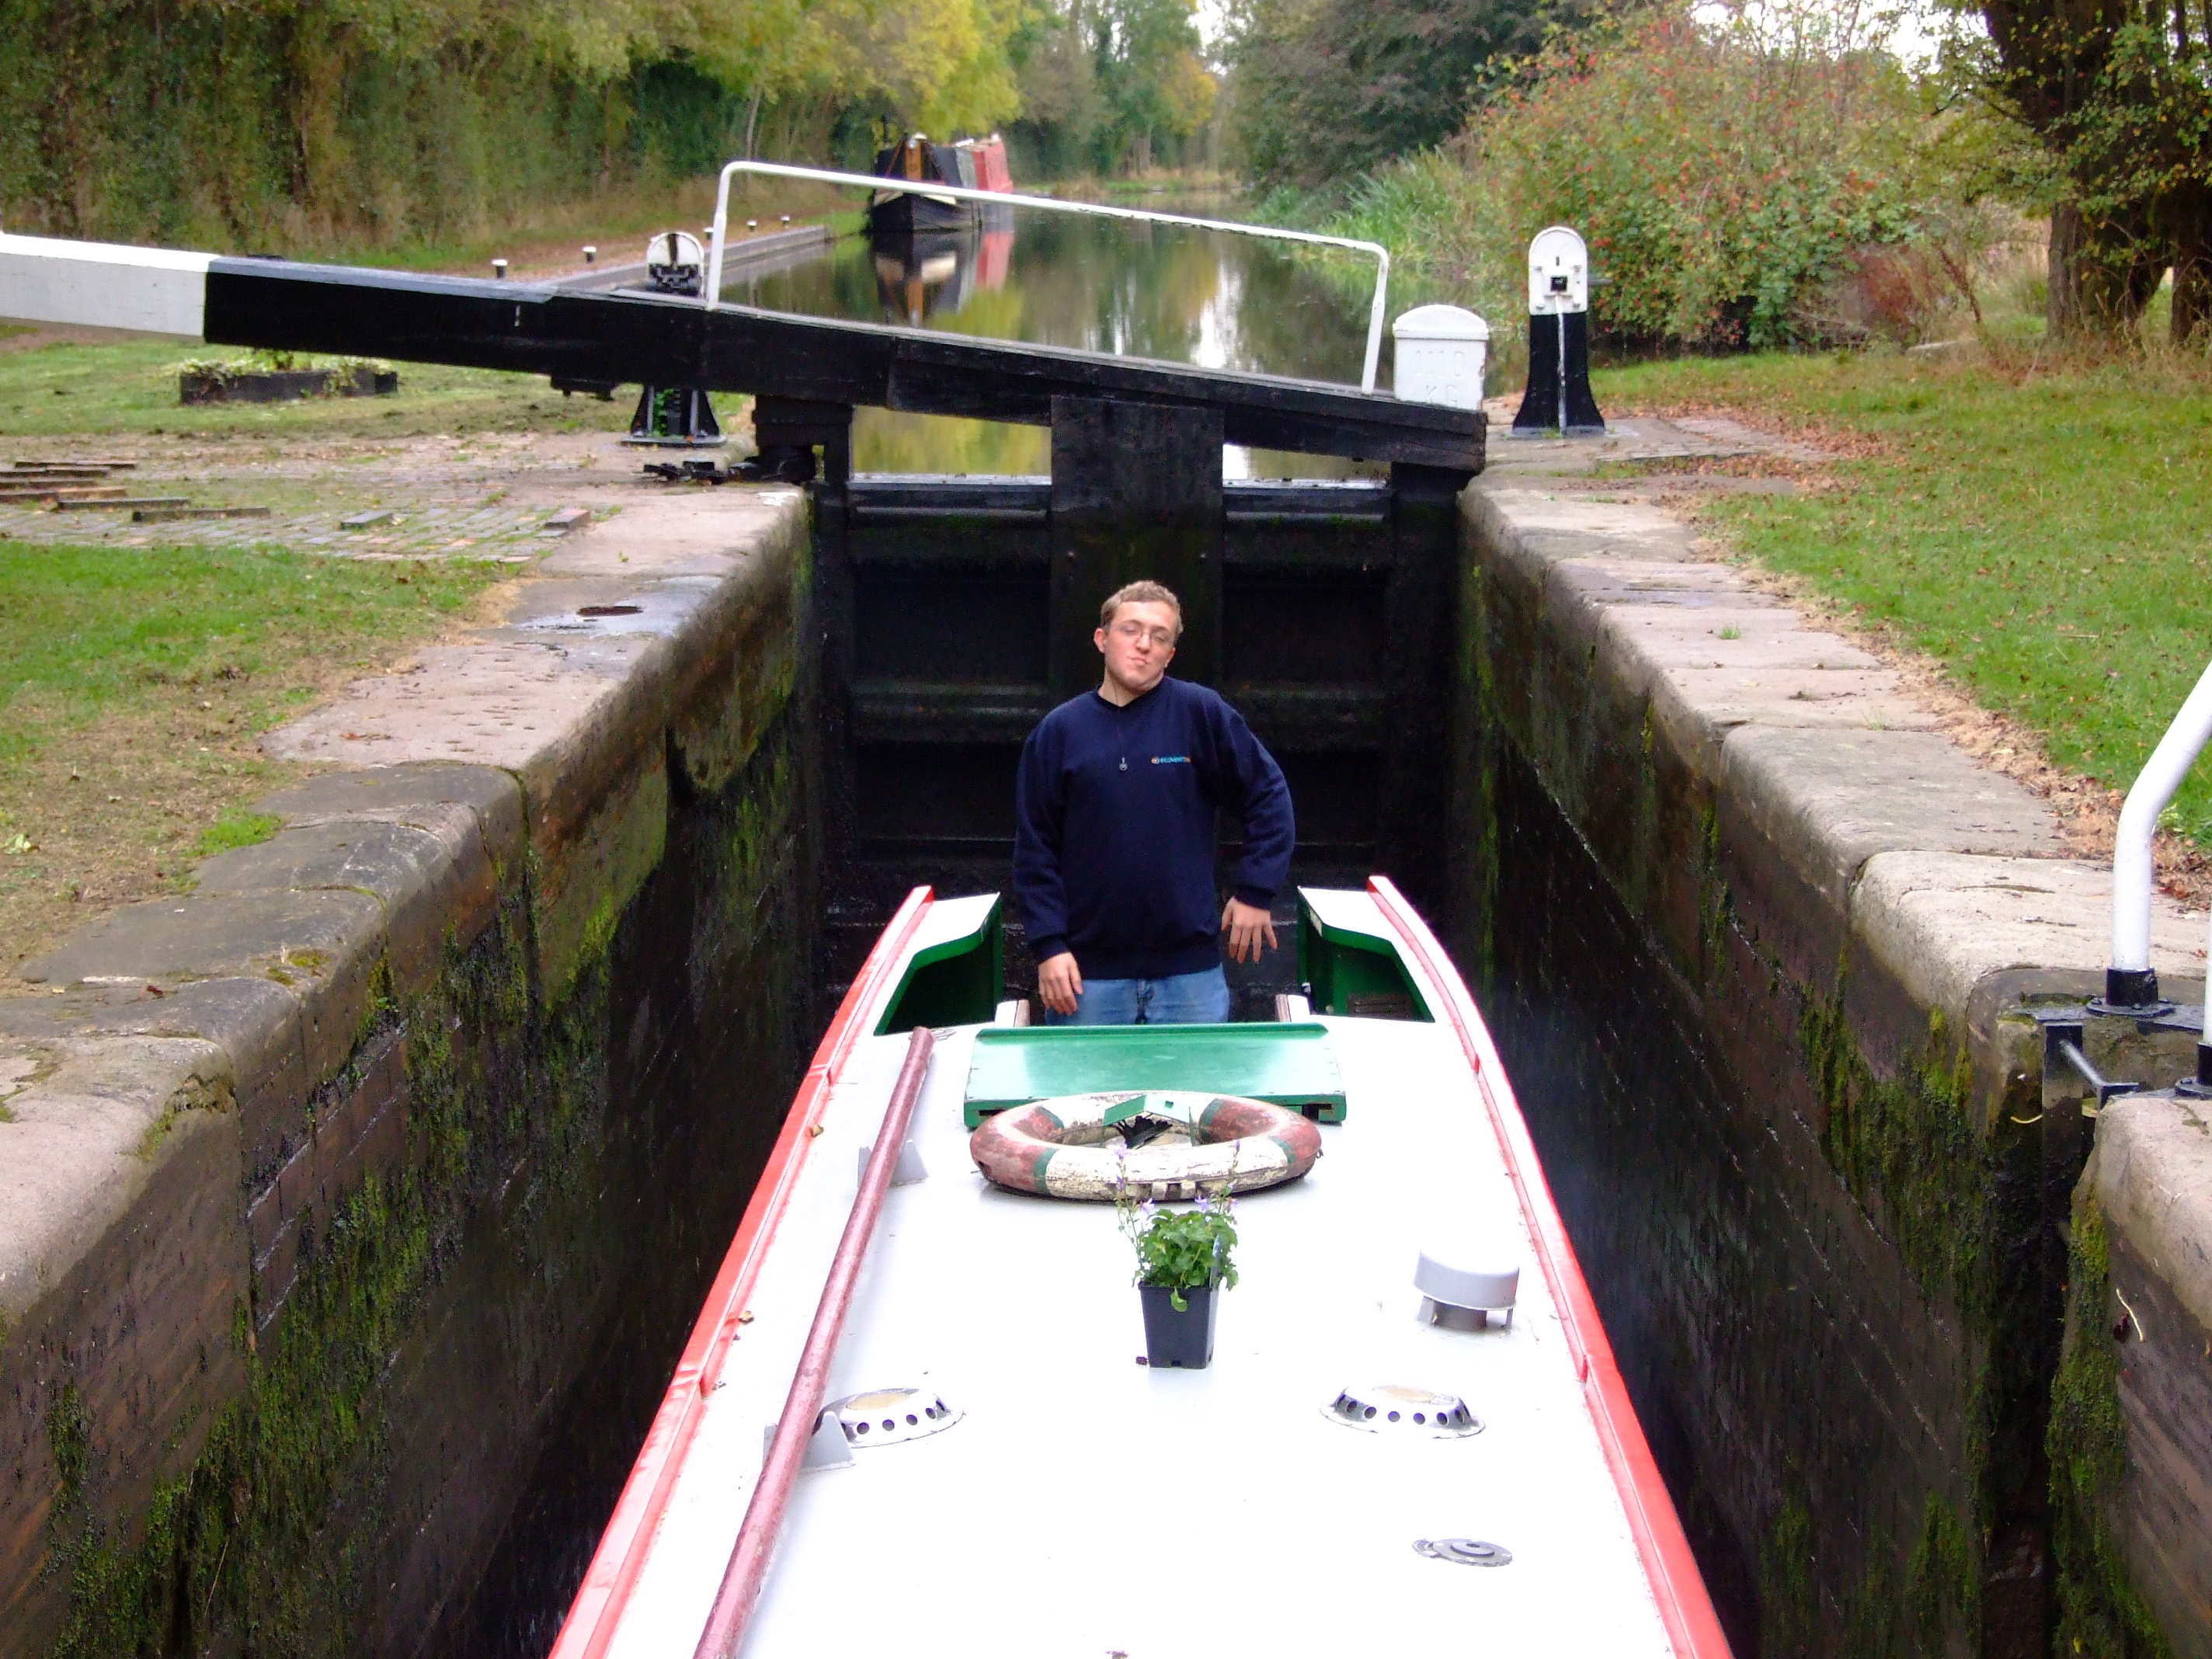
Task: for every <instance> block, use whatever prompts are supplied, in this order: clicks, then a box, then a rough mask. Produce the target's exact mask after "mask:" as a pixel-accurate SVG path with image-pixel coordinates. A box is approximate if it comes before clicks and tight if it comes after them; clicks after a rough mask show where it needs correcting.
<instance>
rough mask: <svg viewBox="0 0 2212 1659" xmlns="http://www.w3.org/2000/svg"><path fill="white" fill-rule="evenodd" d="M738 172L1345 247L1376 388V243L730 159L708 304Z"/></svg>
mask: <svg viewBox="0 0 2212 1659" xmlns="http://www.w3.org/2000/svg"><path fill="white" fill-rule="evenodd" d="M738 173H759V174H762V175H764V176H766V177H768V178H772V179H808V180H811V181H812V182H814V183H816V184H826V185H852V186H854V187H856V188H860V189H866V190H890V191H904V192H905V193H907V194H908V195H909V196H939V197H951V199H953V200H955V201H963V202H981V203H985V204H994V205H996V206H1000V207H1024V208H1042V209H1044V210H1047V211H1048V212H1053V213H1073V214H1078V215H1081V216H1088V217H1091V218H1094V219H1122V220H1129V221H1134V222H1139V223H1144V224H1154V225H1182V226H1184V227H1186V228H1189V229H1192V230H1218V231H1224V232H1226V233H1228V234H1231V235H1234V236H1256V237H1261V238H1271V239H1273V240H1277V241H1285V242H1306V243H1310V244H1311V245H1313V246H1319V247H1340V248H1349V249H1350V250H1351V251H1352V252H1355V253H1367V254H1372V255H1373V256H1374V258H1375V303H1374V306H1373V307H1372V309H1371V310H1370V313H1369V314H1368V319H1367V361H1366V364H1365V366H1364V368H1362V369H1361V370H1360V377H1359V389H1360V390H1361V391H1362V392H1372V391H1374V390H1375V371H1376V368H1377V366H1378V365H1379V364H1380V363H1381V362H1382V357H1383V311H1384V309H1385V307H1387V306H1388V304H1389V289H1390V251H1389V249H1388V248H1386V247H1384V246H1382V245H1381V244H1380V243H1378V242H1362V241H1358V240H1354V239H1353V238H1352V237H1349V236H1324V235H1322V234H1320V233H1319V232H1317V231H1310V230H1284V229H1282V228H1279V227H1277V226H1273V225H1240V224H1238V223H1237V222H1236V221H1235V220H1233V219H1194V218H1191V217H1189V216H1186V215H1183V214H1180V213H1154V212H1152V210H1150V209H1148V208H1122V207H1108V206H1107V205H1105V204H1103V203H1101V202H1062V201H1059V200H1056V199H1054V197H1049V196H1017V195H1014V194H1013V193H1012V192H1011V191H998V190H969V189H968V188H967V187H966V186H964V185H939V184H934V183H931V182H928V181H927V180H919V181H918V180H915V179H881V178H878V177H877V176H876V175H875V174H874V173H833V172H831V171H829V169H827V168H824V167H790V166H787V165H786V164H784V163H783V162H781V161H732V162H731V163H730V164H729V165H728V166H727V167H724V168H723V169H722V176H721V181H720V185H719V186H718V188H717V189H716V190H715V192H714V246H713V247H711V248H710V249H708V253H707V292H706V295H705V304H706V307H707V309H708V310H709V311H714V310H716V309H718V308H719V307H720V305H721V302H722V242H723V239H724V234H725V233H726V231H727V230H728V228H729V222H730V180H731V179H733V178H735V177H736V176H737V175H738Z"/></svg>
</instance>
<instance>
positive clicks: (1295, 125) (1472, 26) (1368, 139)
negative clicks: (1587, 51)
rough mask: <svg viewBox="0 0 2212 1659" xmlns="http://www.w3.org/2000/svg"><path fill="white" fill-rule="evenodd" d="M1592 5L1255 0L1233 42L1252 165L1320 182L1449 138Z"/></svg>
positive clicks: (1271, 174)
mask: <svg viewBox="0 0 2212 1659" xmlns="http://www.w3.org/2000/svg"><path fill="white" fill-rule="evenodd" d="M1588 9H1589V8H1588V7H1587V5H1586V4H1584V3H1583V0H1249V4H1248V5H1247V6H1246V7H1245V9H1244V10H1243V14H1242V15H1241V16H1239V17H1238V18H1237V27H1236V31H1235V34H1234V46H1233V54H1234V61H1235V64H1236V79H1235V97H1236V113H1235V122H1236V128H1237V137H1238V139H1239V141H1240V143H1242V145H1243V150H1244V155H1245V161H1246V168H1247V171H1248V172H1249V173H1250V175H1251V176H1252V177H1254V178H1255V179H1261V180H1263V181H1266V182H1268V183H1278V184H1299V185H1314V184H1320V183H1322V182H1324V181H1326V180H1328V179H1341V178H1347V177H1351V176H1352V175H1354V174H1358V173H1365V172H1369V171H1370V170H1372V169H1373V168H1374V167H1376V166H1378V165H1379V164H1381V163H1382V162H1383V161H1389V159H1391V158H1392V157H1393V156H1397V155H1408V154H1411V153H1412V152H1413V151H1415V150H1419V149H1428V148H1430V147H1431V146H1432V145H1435V144H1437V143H1442V142H1443V140H1444V139H1446V138H1448V137H1451V135H1452V134H1453V133H1455V132H1456V131H1459V129H1460V128H1461V126H1462V125H1464V124H1465V122H1466V120H1467V118H1468V112H1469V110H1470V109H1471V108H1472V107H1473V106H1474V103H1475V101H1476V98H1477V95H1478V94H1479V93H1480V89H1481V87H1482V83H1483V81H1484V77H1485V76H1486V74H1488V73H1490V72H1491V71H1492V70H1493V69H1494V67H1495V66H1497V65H1498V64H1500V63H1501V62H1502V61H1503V60H1504V59H1506V58H1516V57H1520V56H1523V55H1526V54H1528V53H1530V52H1534V51H1535V50H1536V49H1537V48H1538V47H1539V46H1541V45H1542V43H1543V40H1544V34H1545V31H1546V28H1547V25H1549V24H1550V23H1551V22H1553V21H1558V20H1561V19H1574V20H1578V19H1579V18H1580V17H1582V16H1583V15H1586V13H1587V11H1588Z"/></svg>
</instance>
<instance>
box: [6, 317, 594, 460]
mask: <svg viewBox="0 0 2212 1659" xmlns="http://www.w3.org/2000/svg"><path fill="white" fill-rule="evenodd" d="M244 356H246V353H245V352H243V351H231V350H226V349H222V348H217V347H207V346H194V345H190V344H187V343H182V342H177V343H171V342H167V341H161V340H132V341H124V342H117V343H102V344H99V345H76V344H55V345H46V346H32V347H26V348H22V349H17V350H14V351H9V352H0V437H7V438H24V437H59V436H80V435H81V436H87V437H100V436H110V435H130V434H145V435H152V434H156V433H160V434H165V435H178V436H185V437H208V438H227V439H228V438H245V439H252V438H285V437H319V438H406V437H417V436H422V435H429V434H447V433H455V432H461V431H469V432H580V431H618V430H622V429H624V428H627V427H628V425H629V413H630V404H629V401H628V400H625V399H624V398H623V397H622V396H621V395H620V394H619V393H618V394H617V397H616V398H615V400H614V401H613V402H612V403H601V402H599V400H598V399H597V398H563V397H562V395H561V394H560V393H559V392H556V391H554V390H553V389H552V387H551V386H549V385H548V384H547V383H546V382H545V381H544V380H539V379H538V378H537V377H535V376H533V375H525V374H502V373H500V372H497V371H495V370H491V369H477V368H443V367H441V366H439V365H435V364H423V363H401V364H398V366H397V367H398V370H399V391H398V393H397V394H396V395H394V396H392V397H389V398H301V399H299V400H297V401H295V402H292V403H285V404H199V405H194V406H190V407H187V406H185V405H184V404H179V402H178V401H177V374H176V365H177V364H178V363H179V362H184V361H185V359H187V358H194V357H206V358H228V357H240V358H243V357H244ZM302 361H307V360H302ZM326 361H328V360H325V359H315V360H313V362H314V364H315V365H316V366H321V365H322V364H323V363H325V362H326Z"/></svg>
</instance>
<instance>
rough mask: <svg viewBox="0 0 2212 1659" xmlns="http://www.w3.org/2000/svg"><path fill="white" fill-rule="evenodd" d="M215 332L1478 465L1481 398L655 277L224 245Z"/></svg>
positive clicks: (269, 342)
mask: <svg viewBox="0 0 2212 1659" xmlns="http://www.w3.org/2000/svg"><path fill="white" fill-rule="evenodd" d="M206 284H207V287H206V307H205V322H204V337H205V338H206V339H207V340H208V341H209V342H210V343H211V344H217V345H240V346H260V347H265V348H269V349H285V350H295V351H319V352H329V353H337V354H344V355H353V356H382V357H393V358H398V359H400V360H402V361H404V362H432V363H452V364H455V365H459V366H461V367H465V368H499V369H509V370H514V371H517V372H520V373H526V374H548V375H552V376H556V377H557V378H560V379H562V380H567V381H569V382H575V383H581V382H594V381H596V382H606V381H616V382H635V381H645V382H647V383H648V384H652V385H655V386H704V387H706V388H708V390H710V391H716V392H750V393H752V394H754V395H755V396H757V397H763V398H787V399H793V400H798V401H801V402H805V403H811V404H844V405H865V406H869V407H874V408H881V409H896V410H908V411H911V412H915V413H919V414H928V415H962V416H970V417H973V418H976V419H981V420H991V421H1008V422H1020V423H1024V424H1029V425H1047V424H1051V423H1052V422H1053V421H1054V415H1053V409H1054V400H1055V399H1058V398H1093V399H1099V398H1104V399H1115V400H1121V401H1128V402H1135V403H1143V404H1153V405H1158V406H1163V407H1177V406H1179V407H1182V408H1186V409H1191V410H1212V411H1214V412H1216V413H1217V415H1218V418H1219V420H1220V422H1221V438H1222V441H1224V442H1226V443H1231V444H1241V445H1244V446H1248V447H1253V448H1261V449H1279V450H1289V451H1293V452H1297V453H1304V454H1316V455H1340V456H1346V457H1351V458H1353V459H1364V460H1374V461H1388V462H1391V463H1393V464H1398V465H1413V466H1423V467H1437V468H1443V469H1447V470H1457V471H1464V472H1475V471H1480V470H1481V467H1482V465H1483V453H1484V443H1485V437H1486V423H1485V422H1484V419H1483V416H1482V415H1481V413H1480V411H1479V410H1458V409H1446V408H1443V407H1442V406H1441V405H1438V404H1417V403H1401V402H1400V401H1399V400H1398V399H1396V398H1393V397H1391V396H1389V394H1387V393H1383V392H1358V391H1356V390H1353V389H1352V388H1350V387H1346V386H1331V385H1328V384H1326V383H1324V382H1321V381H1316V380H1290V379H1285V378H1284V377H1281V376H1278V375H1270V374H1242V373H1237V372H1235V371H1231V370H1227V369H1211V368H1194V367H1192V366H1191V365H1188V364H1183V363H1164V362H1153V361H1152V360H1150V359H1146V358H1136V357H1111V356H1101V355H1099V354H1097V353H1095V352H1087V351H1079V350H1075V349H1070V348H1066V347H1060V346H1042V345H1030V344H1024V343H1018V342H1010V341H1002V340H982V339H975V338H973V337H969V336H966V335H957V334H944V333H935V332H932V331H927V330H921V329H906V328H891V327H886V326H884V325H879V324H873V323H854V322H842V321H838V320H836V319H828V318H819V317H799V316H793V315H789V314H787V313H780V312H772V311H762V310H757V309H754V308H752V307H745V306H725V307H720V308H719V309H717V310H714V311H711V312H710V311H708V310H706V309H705V308H704V307H702V306H701V305H700V304H699V303H698V301H696V300H686V299H682V298H678V297H675V296H671V295H653V294H632V293H617V294H599V293H579V292H575V291H574V290H564V289H559V288H556V287H553V286H551V285H549V284H541V283H513V282H505V281H487V280H481V279H477V278H471V277H460V276H419V275H416V274H414V273H411V272H403V271H388V270H358V269H353V268H349V267H337V266H327V265H307V264H294V263H292V262H290V261H289V260H283V259H238V258H216V259H213V260H211V261H210V264H209V269H208V273H207V277H206Z"/></svg>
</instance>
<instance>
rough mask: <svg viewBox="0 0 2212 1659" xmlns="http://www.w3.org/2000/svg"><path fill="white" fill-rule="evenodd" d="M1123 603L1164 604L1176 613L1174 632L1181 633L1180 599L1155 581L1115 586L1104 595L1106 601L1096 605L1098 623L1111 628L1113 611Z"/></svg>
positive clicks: (1117, 609)
mask: <svg viewBox="0 0 2212 1659" xmlns="http://www.w3.org/2000/svg"><path fill="white" fill-rule="evenodd" d="M1123 605H1165V606H1167V607H1168V609H1169V610H1170V611H1174V612H1175V613H1176V635H1177V636H1178V637H1180V636H1181V635H1182V600H1181V599H1177V598H1176V596H1175V595H1174V594H1173V593H1171V592H1169V591H1168V590H1167V589H1166V588H1164V587H1163V586H1160V584H1159V583H1158V582H1156V581H1141V582H1131V583H1130V584H1129V585H1128V586H1127V587H1117V588H1115V590H1114V591H1113V592H1111V593H1109V594H1108V595H1107V596H1106V603H1105V604H1103V605H1100V606H1099V607H1098V625H1099V626H1100V627H1101V628H1111V627H1113V625H1114V613H1115V611H1119V610H1120V609H1121V607H1122V606H1123Z"/></svg>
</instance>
